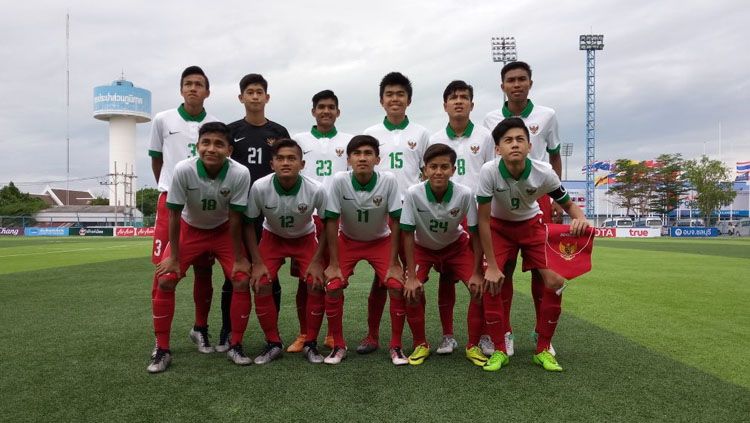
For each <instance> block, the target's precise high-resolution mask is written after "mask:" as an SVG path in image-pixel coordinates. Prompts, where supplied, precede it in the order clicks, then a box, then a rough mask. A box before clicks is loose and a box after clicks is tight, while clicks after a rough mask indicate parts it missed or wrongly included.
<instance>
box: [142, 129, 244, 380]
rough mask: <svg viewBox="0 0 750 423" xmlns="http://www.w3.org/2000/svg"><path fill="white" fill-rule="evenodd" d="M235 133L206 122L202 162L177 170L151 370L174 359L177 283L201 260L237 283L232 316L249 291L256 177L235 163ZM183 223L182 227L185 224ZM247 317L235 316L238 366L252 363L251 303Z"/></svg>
mask: <svg viewBox="0 0 750 423" xmlns="http://www.w3.org/2000/svg"><path fill="white" fill-rule="evenodd" d="M229 139H230V137H229V128H227V126H226V125H224V124H223V123H221V122H210V123H206V124H205V125H203V126H202V127H201V128H200V131H199V132H198V145H197V149H198V157H193V158H190V159H186V160H183V161H181V162H179V163H178V164H177V165H176V166H175V170H174V176H173V178H172V184H171V186H170V188H169V191H168V192H169V194H168V195H167V207H168V208H169V210H170V219H169V245H168V246H167V248H166V251H165V257H166V258H165V259H164V260H162V261H161V262H160V263H159V264H158V265H157V267H156V275H155V276H154V278H155V279H157V282H158V286H157V288H156V293H155V295H154V298H153V301H152V303H153V321H154V332H155V333H156V344H157V350H156V354H155V355H154V356H153V358H152V360H151V363H150V364H149V366H148V368H147V370H148V371H149V372H151V373H159V372H163V371H164V370H166V369H167V367H168V366H169V363H170V362H171V360H172V356H171V352H170V350H169V333H170V330H171V327H172V318H173V316H174V307H175V295H174V290H175V287H176V286H177V282H179V280H180V279H181V278H182V277H183V276H185V271H186V270H187V269H188V267H190V265H192V264H193V263H194V262H195V260H196V259H198V258H199V257H201V256H203V255H205V254H212V255H213V256H215V257H216V258H217V259H218V260H219V262H220V263H221V267H222V269H223V270H224V275H225V276H226V277H227V279H230V278H231V279H232V283H233V284H235V287H237V289H236V290H235V291H234V294H233V296H232V309H233V310H232V311H233V312H234V311H237V310H235V303H236V301H237V300H238V299H239V297H241V296H243V295H244V296H245V297H247V296H248V292H247V289H245V290H244V292H243V291H242V289H240V288H239V286H240V285H242V280H244V285H247V279H248V277H247V275H248V274H249V272H250V263H249V262H248V260H247V258H246V257H245V251H244V247H243V245H242V237H241V229H242V212H244V211H245V208H246V207H247V192H248V190H249V189H250V174H249V172H248V171H247V169H246V168H244V167H243V166H242V165H240V164H238V163H236V162H234V161H233V160H231V159H229V158H228V156H229V155H230V154H231V152H232V146H231V145H230V144H229ZM181 221H182V224H180V222H181ZM246 304H247V305H248V307H246V308H245V309H244V310H241V312H242V314H244V324H242V323H241V322H240V320H242V318H240V316H241V315H242V314H241V313H236V315H235V313H233V314H232V318H233V321H232V344H233V346H232V348H231V349H230V350H229V351H228V353H227V354H228V356H229V359H230V360H232V361H234V362H235V363H237V364H250V359H249V358H247V357H246V356H245V355H244V353H243V352H242V345H241V341H242V335H243V334H244V331H245V327H246V326H247V314H249V298H248V299H247V302H246Z"/></svg>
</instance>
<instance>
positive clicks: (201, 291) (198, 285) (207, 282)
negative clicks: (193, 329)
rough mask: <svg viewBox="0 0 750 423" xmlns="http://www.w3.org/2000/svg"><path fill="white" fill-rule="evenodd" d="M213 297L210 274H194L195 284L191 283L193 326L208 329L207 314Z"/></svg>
mask: <svg viewBox="0 0 750 423" xmlns="http://www.w3.org/2000/svg"><path fill="white" fill-rule="evenodd" d="M193 270H195V268H193ZM213 295H214V287H213V284H212V280H211V272H195V282H194V283H193V302H194V303H195V326H197V327H203V328H205V327H208V312H209V311H211V298H212V297H213Z"/></svg>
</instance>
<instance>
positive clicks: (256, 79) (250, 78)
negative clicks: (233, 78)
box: [240, 73, 268, 94]
mask: <svg viewBox="0 0 750 423" xmlns="http://www.w3.org/2000/svg"><path fill="white" fill-rule="evenodd" d="M250 84H259V85H260V86H261V87H263V91H265V92H268V81H266V78H263V75H261V74H259V73H248V74H247V75H245V76H243V77H242V79H240V94H242V93H243V92H245V88H247V86H248V85H250Z"/></svg>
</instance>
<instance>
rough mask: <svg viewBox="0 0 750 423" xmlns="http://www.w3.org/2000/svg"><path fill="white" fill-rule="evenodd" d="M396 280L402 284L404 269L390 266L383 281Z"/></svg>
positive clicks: (399, 266)
mask: <svg viewBox="0 0 750 423" xmlns="http://www.w3.org/2000/svg"><path fill="white" fill-rule="evenodd" d="M391 278H392V279H396V280H397V281H399V282H401V283H403V282H404V269H403V268H401V265H400V264H392V265H390V266H389V267H388V273H386V275H385V280H388V279H391Z"/></svg>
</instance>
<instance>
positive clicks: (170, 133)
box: [169, 131, 180, 135]
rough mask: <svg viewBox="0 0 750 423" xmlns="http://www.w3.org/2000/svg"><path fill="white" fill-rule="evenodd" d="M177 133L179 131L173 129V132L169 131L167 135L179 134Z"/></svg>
mask: <svg viewBox="0 0 750 423" xmlns="http://www.w3.org/2000/svg"><path fill="white" fill-rule="evenodd" d="M179 133H180V131H174V132H172V131H169V135H174V134H179Z"/></svg>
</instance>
